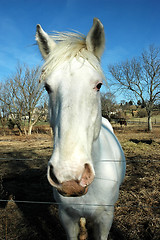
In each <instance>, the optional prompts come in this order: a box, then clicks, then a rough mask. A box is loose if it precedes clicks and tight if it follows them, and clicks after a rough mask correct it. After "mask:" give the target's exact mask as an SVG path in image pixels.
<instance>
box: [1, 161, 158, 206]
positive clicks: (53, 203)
mask: <svg viewBox="0 0 160 240" xmlns="http://www.w3.org/2000/svg"><path fill="white" fill-rule="evenodd" d="M43 160H45V161H46V159H37V158H36V159H34V158H23V159H22V158H0V162H2V161H43ZM100 161H101V162H102V163H105V162H125V161H121V160H112V159H107V160H106V159H101V160H100ZM126 162H127V163H137V162H139V163H145V162H150V163H152V162H153V163H160V159H152V160H148V159H136V160H135V159H129V160H127V161H126ZM127 177H129V176H127ZM97 179H98V178H97ZM100 179H102V180H107V179H103V178H100ZM9 202H10V203H13V202H14V203H17V204H41V205H42V204H43V205H57V206H59V205H63V203H61V202H52V201H46V202H44V201H29V200H16V199H13V198H11V199H0V203H9ZM65 205H72V206H77V207H78V206H79V207H80V206H81V207H82V206H84V205H85V206H87V207H120V208H124V207H125V208H126V207H132V208H153V209H160V206H152V205H147V204H142V203H140V204H134V205H130V206H127V205H123V204H115V205H110V204H91V203H65Z"/></svg>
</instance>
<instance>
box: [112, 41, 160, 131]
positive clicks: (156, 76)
mask: <svg viewBox="0 0 160 240" xmlns="http://www.w3.org/2000/svg"><path fill="white" fill-rule="evenodd" d="M109 71H110V73H111V75H112V77H113V79H114V80H115V81H114V83H115V84H116V85H117V87H118V88H117V89H119V90H123V91H125V92H126V93H127V92H128V91H130V92H132V93H133V94H134V95H135V96H136V97H138V99H141V101H142V103H146V110H147V115H148V131H151V130H152V124H151V114H152V111H153V107H154V104H155V103H156V102H157V101H159V99H160V48H158V47H155V46H153V45H151V46H150V47H149V48H148V49H147V50H146V51H143V52H142V54H141V56H140V57H139V58H134V59H132V60H131V61H128V60H127V61H126V62H123V63H120V64H115V65H110V66H109Z"/></svg>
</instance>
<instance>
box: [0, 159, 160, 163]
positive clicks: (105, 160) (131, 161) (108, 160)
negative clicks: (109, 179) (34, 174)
mask: <svg viewBox="0 0 160 240" xmlns="http://www.w3.org/2000/svg"><path fill="white" fill-rule="evenodd" d="M40 160H41V161H46V159H41V158H35V159H34V158H0V161H40ZM100 162H126V163H133V162H134V163H135V162H143V163H144V162H160V159H152V160H149V159H127V160H126V161H125V160H124V161H123V160H113V159H101V160H100Z"/></svg>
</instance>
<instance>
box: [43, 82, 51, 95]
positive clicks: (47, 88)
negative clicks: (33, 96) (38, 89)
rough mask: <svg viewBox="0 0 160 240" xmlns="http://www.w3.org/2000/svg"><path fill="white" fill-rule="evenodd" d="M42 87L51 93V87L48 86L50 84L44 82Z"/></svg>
mask: <svg viewBox="0 0 160 240" xmlns="http://www.w3.org/2000/svg"><path fill="white" fill-rule="evenodd" d="M44 87H45V89H46V91H47V93H48V94H50V93H51V88H50V86H49V85H48V84H47V83H46V84H45V85H44Z"/></svg>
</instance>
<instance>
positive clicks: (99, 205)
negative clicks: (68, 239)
mask: <svg viewBox="0 0 160 240" xmlns="http://www.w3.org/2000/svg"><path fill="white" fill-rule="evenodd" d="M0 202H7V203H9V202H10V203H22V204H44V205H57V206H58V205H68V206H70V205H71V206H87V207H119V208H122V207H123V208H124V207H131V208H156V209H160V207H159V206H149V205H142V204H140V205H138V204H137V205H133V206H132V205H131V206H127V205H121V204H115V205H112V204H91V203H65V204H64V203H60V202H40V201H27V200H14V199H10V200H3V199H0Z"/></svg>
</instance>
